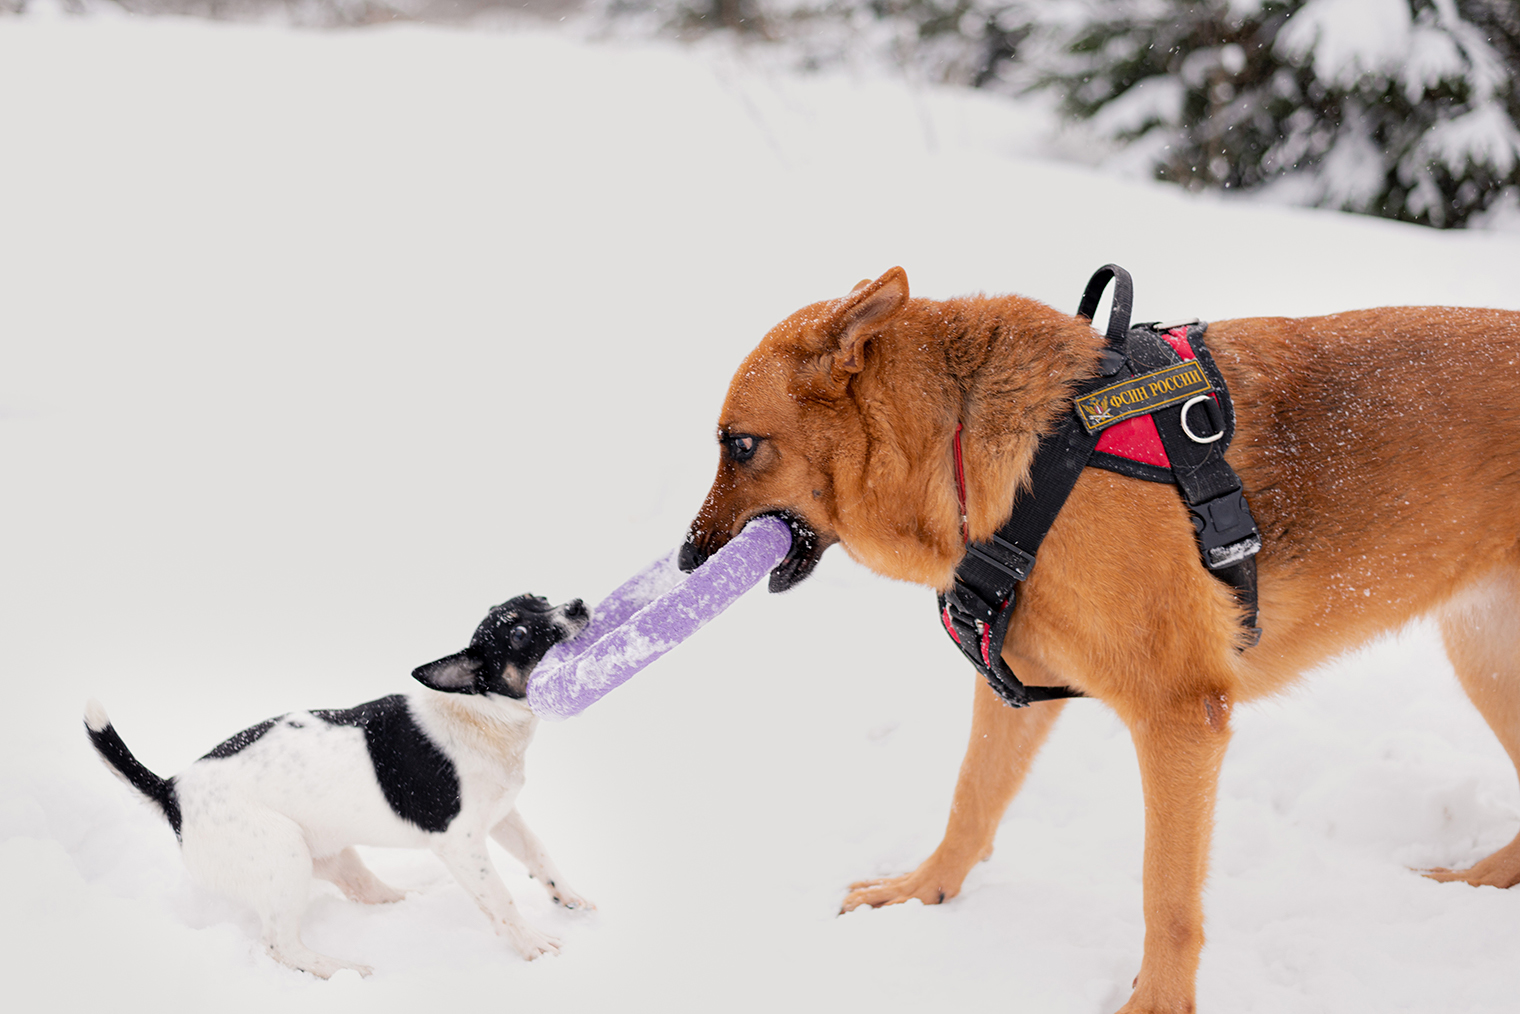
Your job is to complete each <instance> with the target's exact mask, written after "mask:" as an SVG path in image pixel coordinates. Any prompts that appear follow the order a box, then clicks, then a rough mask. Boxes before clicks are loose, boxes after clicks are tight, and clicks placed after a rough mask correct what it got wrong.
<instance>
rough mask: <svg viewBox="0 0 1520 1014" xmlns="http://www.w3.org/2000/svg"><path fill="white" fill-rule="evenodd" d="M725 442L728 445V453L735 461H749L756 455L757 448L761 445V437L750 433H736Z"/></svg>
mask: <svg viewBox="0 0 1520 1014" xmlns="http://www.w3.org/2000/svg"><path fill="white" fill-rule="evenodd" d="M723 442H724V443H725V444H727V445H728V453H729V455H730V456H731V457H732V458H733V459H734V460H735V461H748V460H749V459H750V458H753V457H754V456H755V448H756V447H759V446H760V438H759V437H752V436H750V435H749V434H748V433H735V434H733V435H731V436H729V437H728V438H727V439H725V440H724V441H723Z"/></svg>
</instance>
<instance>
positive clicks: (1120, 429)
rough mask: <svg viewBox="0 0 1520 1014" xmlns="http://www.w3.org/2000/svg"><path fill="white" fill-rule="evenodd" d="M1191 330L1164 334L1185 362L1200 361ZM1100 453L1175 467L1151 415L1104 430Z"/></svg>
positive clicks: (1145, 463)
mask: <svg viewBox="0 0 1520 1014" xmlns="http://www.w3.org/2000/svg"><path fill="white" fill-rule="evenodd" d="M1187 331H1188V329H1187V325H1185V324H1184V325H1182V326H1181V327H1174V328H1172V329H1171V330H1170V331H1162V332H1160V335H1161V337H1162V338H1165V339H1166V343H1167V344H1168V345H1170V346H1171V347H1172V350H1173V351H1174V352H1176V353H1177V354H1178V355H1179V356H1181V357H1182V358H1183V359H1197V358H1198V357H1197V356H1195V355H1194V354H1193V346H1192V345H1191V344H1190V343H1189V342H1188V338H1187ZM1211 397H1213V399H1214V400H1215V401H1218V400H1219V396H1218V395H1217V394H1216V395H1212V396H1211ZM1097 452H1098V453H1099V454H1112V455H1113V456H1114V457H1116V458H1128V459H1129V460H1130V461H1138V462H1140V463H1141V464H1142V465H1155V466H1157V467H1158V468H1171V467H1172V462H1171V459H1170V458H1168V457H1167V456H1166V448H1165V447H1163V446H1162V445H1161V434H1160V433H1158V432H1156V421H1155V420H1154V419H1153V418H1151V416H1150V415H1149V414H1147V415H1137V416H1135V417H1134V418H1133V419H1126V420H1124V421H1123V422H1121V423H1115V424H1114V425H1112V426H1110V427H1109V428H1108V429H1106V430H1104V431H1103V433H1102V434H1101V435H1100V436H1099V437H1098V446H1097Z"/></svg>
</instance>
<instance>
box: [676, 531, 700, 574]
mask: <svg viewBox="0 0 1520 1014" xmlns="http://www.w3.org/2000/svg"><path fill="white" fill-rule="evenodd" d="M706 562H707V550H705V549H703V548H702V547H701V546H699V545H697V543H696V537H695V536H693V535H688V536H687V537H686V541H685V542H683V543H681V553H680V555H679V556H677V557H676V566H678V567H680V568H681V573H683V574H690V573H691V572H692V571H694V570H696V569H697V568H698V567H700V566H702V564H704V563H706Z"/></svg>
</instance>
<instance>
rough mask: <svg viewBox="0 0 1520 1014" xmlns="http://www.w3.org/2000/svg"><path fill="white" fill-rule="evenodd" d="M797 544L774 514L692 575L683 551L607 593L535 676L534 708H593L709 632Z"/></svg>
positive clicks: (549, 713) (555, 714)
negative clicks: (681, 565) (680, 560)
mask: <svg viewBox="0 0 1520 1014" xmlns="http://www.w3.org/2000/svg"><path fill="white" fill-rule="evenodd" d="M791 547H792V532H791V529H790V528H788V527H787V524H786V522H784V521H782V520H781V519H780V518H775V517H770V516H766V517H759V518H755V519H754V520H753V521H751V522H750V523H749V524H747V525H745V526H744V530H743V531H742V532H740V533H739V534H738V535H736V536H734V538H733V540H732V541H731V542H729V544H728V545H726V546H724V547H723V548H722V549H720V550H718V551H717V552H716V553H714V554H713V555H712V557H711V558H710V559H708V561H707V562H706V563H704V564H702V566H700V567H698V568H697V569H696V570H694V571H692V572H691V573H690V574H682V573H681V572H680V570H679V569H677V567H676V561H675V554H671V555H669V556H665V557H662V558H660V559H659V560H656V561H655V562H654V563H652V564H650V565H649V566H648V567H645V568H644V569H643V570H641V571H639V573H637V574H635V575H634V576H633V577H632V578H630V579H629V580H628V581H627V582H625V583H624V584H623V586H622V587H621V588H619V589H618V590H617V591H615V592H613V593H612V594H611V595H609V596H607V598H606V600H605V601H603V602H602V604H601V605H599V606H597V607H596V609H595V610H593V611H592V614H591V623H590V624H589V625H587V627H586V629H585V630H583V631H581V633H580V634H579V635H578V636H577V637H576V638H575V640H573V641H561V642H560V643H559V644H556V645H555V646H554V647H552V648H550V649H549V651H548V654H546V655H544V658H543V661H541V662H539V664H538V667H537V668H536V669H534V670H533V673H532V675H530V676H529V677H528V706H529V707H531V708H532V709H533V710H534V711H535V712H536V713H537V714H538V715H539V716H540V717H543V718H548V719H553V720H561V719H566V718H570V717H571V716H573V715H578V714H580V713H581V712H582V711H585V710H586V709H587V708H589V707H590V706H591V705H593V704H595V703H596V702H597V701H599V700H600V699H601V698H602V697H604V696H606V695H607V694H608V693H609V692H610V691H612V690H614V689H616V688H617V687H619V686H621V685H622V684H623V683H625V682H626V681H627V680H629V679H630V678H632V677H633V676H634V674H636V673H637V672H638V671H639V670H641V669H643V668H644V667H645V666H646V665H648V664H649V663H651V662H653V661H654V660H655V659H657V658H659V657H660V656H661V655H663V654H665V653H666V652H667V651H669V650H670V649H671V648H674V647H675V646H676V645H678V644H680V643H681V642H682V641H684V640H686V639H687V638H688V637H690V636H691V635H692V634H695V633H696V632H697V631H698V630H700V629H702V627H703V625H705V624H706V623H707V621H708V620H710V619H712V618H713V617H714V616H717V615H718V614H719V613H721V612H722V611H723V610H725V609H727V608H728V607H729V606H730V605H732V604H733V602H734V600H735V599H737V598H738V597H739V596H740V595H743V594H744V593H745V592H746V591H748V590H749V589H750V588H752V587H754V586H755V585H756V584H757V583H758V582H759V581H760V579H761V578H762V577H764V576H765V574H766V572H767V571H769V570H770V569H771V568H772V567H775V566H776V565H777V564H778V563H780V562H781V560H782V558H783V557H785V556H786V554H787V551H788V550H790V549H791Z"/></svg>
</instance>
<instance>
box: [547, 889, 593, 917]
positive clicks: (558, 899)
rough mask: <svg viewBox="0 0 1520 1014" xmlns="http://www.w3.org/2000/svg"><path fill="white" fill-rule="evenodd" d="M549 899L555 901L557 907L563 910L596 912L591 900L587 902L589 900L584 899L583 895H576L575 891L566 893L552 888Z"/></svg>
mask: <svg viewBox="0 0 1520 1014" xmlns="http://www.w3.org/2000/svg"><path fill="white" fill-rule="evenodd" d="M549 897H552V898H553V900H555V905H558V906H561V908H567V909H570V911H572V912H576V911H579V912H591V911H596V906H594V905H591V902H590V900H587V898H582V897H581V895H579V894H576V892H575V891H564V889H561V888H550V889H549Z"/></svg>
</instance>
